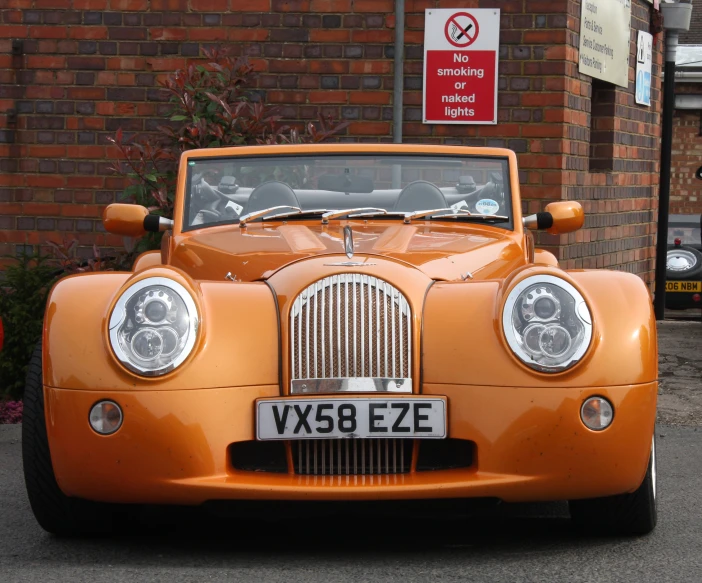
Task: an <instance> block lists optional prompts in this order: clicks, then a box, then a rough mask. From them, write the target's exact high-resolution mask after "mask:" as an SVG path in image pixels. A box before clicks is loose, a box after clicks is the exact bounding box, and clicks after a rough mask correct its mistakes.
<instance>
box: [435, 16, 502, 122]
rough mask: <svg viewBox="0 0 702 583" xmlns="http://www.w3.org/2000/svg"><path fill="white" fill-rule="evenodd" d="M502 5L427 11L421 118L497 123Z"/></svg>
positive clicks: (441, 120) (438, 120)
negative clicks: (500, 8) (493, 7)
mask: <svg viewBox="0 0 702 583" xmlns="http://www.w3.org/2000/svg"><path fill="white" fill-rule="evenodd" d="M499 48H500V11H499V10H497V9H492V8H490V9H473V8H446V9H433V8H429V9H427V10H426V11H425V25H424V99H423V103H422V110H423V116H424V117H423V119H424V123H461V124H495V123H497V61H498V51H499Z"/></svg>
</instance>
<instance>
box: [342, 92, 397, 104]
mask: <svg viewBox="0 0 702 583" xmlns="http://www.w3.org/2000/svg"><path fill="white" fill-rule="evenodd" d="M391 97H392V96H391V94H390V93H388V92H387V91H349V103H352V104H368V105H370V104H376V105H387V104H388V103H390V99H391Z"/></svg>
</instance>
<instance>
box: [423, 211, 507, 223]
mask: <svg viewBox="0 0 702 583" xmlns="http://www.w3.org/2000/svg"><path fill="white" fill-rule="evenodd" d="M430 218H432V219H463V220H465V221H474V220H478V221H492V222H495V223H502V222H504V221H509V217H505V216H502V215H481V214H480V213H478V214H474V213H468V212H467V211H466V213H458V212H453V213H450V214H445V215H433V216H431V217H430Z"/></svg>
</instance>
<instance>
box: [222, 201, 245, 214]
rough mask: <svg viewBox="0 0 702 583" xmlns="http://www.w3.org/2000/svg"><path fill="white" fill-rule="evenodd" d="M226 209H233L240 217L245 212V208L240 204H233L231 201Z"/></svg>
mask: <svg viewBox="0 0 702 583" xmlns="http://www.w3.org/2000/svg"><path fill="white" fill-rule="evenodd" d="M224 208H227V209H232V210H233V211H234V212H235V213H236V214H237V215H240V214H241V211H243V210H244V207H243V206H241V205H240V204H236V203H235V202H233V201H231V200H230V201H229V202H228V203H227V206H226V207H224Z"/></svg>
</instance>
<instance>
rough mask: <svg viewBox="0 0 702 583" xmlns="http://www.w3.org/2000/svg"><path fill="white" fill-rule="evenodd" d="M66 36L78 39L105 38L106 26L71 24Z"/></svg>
mask: <svg viewBox="0 0 702 583" xmlns="http://www.w3.org/2000/svg"><path fill="white" fill-rule="evenodd" d="M68 36H69V37H70V38H74V39H80V40H84V39H85V40H103V39H106V38H107V27H106V26H72V27H71V28H70V30H69V32H68Z"/></svg>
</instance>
